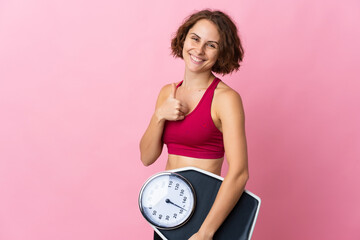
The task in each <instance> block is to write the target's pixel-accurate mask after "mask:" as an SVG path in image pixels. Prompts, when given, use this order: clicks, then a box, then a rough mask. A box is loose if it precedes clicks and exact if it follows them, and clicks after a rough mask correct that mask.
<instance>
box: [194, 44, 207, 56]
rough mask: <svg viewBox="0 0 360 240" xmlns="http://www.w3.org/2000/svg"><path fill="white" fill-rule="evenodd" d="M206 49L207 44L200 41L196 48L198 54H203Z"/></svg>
mask: <svg viewBox="0 0 360 240" xmlns="http://www.w3.org/2000/svg"><path fill="white" fill-rule="evenodd" d="M204 49H205V44H202V43H199V44H198V45H197V46H196V48H195V50H196V54H199V55H203V54H204V52H205V51H204Z"/></svg>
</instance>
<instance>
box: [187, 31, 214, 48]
mask: <svg viewBox="0 0 360 240" xmlns="http://www.w3.org/2000/svg"><path fill="white" fill-rule="evenodd" d="M190 34H193V35H195V36H196V37H198V38H201V37H200V36H199V35H197V34H196V33H190ZM208 42H210V43H216V44H217V45H219V43H218V42H216V41H208Z"/></svg>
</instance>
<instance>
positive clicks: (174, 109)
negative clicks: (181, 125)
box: [155, 83, 188, 121]
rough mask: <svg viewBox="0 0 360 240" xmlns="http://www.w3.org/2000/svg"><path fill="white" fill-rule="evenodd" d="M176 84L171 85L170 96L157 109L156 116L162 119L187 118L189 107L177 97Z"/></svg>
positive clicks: (176, 119)
mask: <svg viewBox="0 0 360 240" xmlns="http://www.w3.org/2000/svg"><path fill="white" fill-rule="evenodd" d="M175 95H176V84H175V83H173V84H172V86H171V92H170V94H169V96H168V98H167V99H166V100H165V101H164V102H163V103H162V104H161V105H160V106H159V107H158V108H157V109H156V112H155V114H156V116H157V118H158V119H159V120H160V121H161V120H168V121H178V120H182V119H184V118H185V115H186V113H187V111H188V108H187V107H186V106H185V104H183V103H182V102H181V101H180V100H178V99H176V98H175Z"/></svg>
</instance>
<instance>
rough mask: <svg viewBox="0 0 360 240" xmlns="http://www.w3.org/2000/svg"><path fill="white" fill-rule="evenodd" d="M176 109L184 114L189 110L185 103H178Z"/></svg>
mask: <svg viewBox="0 0 360 240" xmlns="http://www.w3.org/2000/svg"><path fill="white" fill-rule="evenodd" d="M178 109H179V111H180V112H182V113H184V114H186V113H188V111H189V109H188V107H187V106H186V105H183V104H180V106H179V108H178Z"/></svg>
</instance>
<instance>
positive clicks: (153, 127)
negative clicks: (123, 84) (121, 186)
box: [140, 84, 185, 166]
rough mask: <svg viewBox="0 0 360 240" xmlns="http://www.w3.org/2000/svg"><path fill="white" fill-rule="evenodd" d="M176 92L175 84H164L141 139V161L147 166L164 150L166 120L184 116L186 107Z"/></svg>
mask: <svg viewBox="0 0 360 240" xmlns="http://www.w3.org/2000/svg"><path fill="white" fill-rule="evenodd" d="M175 93H176V85H175V84H169V85H166V86H164V87H163V88H162V89H161V91H160V93H159V96H158V99H157V102H156V107H155V112H154V114H153V116H152V117H151V120H150V124H149V126H148V127H147V129H146V131H145V133H144V135H143V137H142V138H141V140H140V153H141V161H142V163H143V164H144V165H145V166H149V165H151V164H153V163H154V162H155V161H156V159H158V157H159V156H160V154H161V152H162V148H163V142H162V134H163V130H164V125H165V121H166V120H169V121H176V120H181V119H183V118H184V112H185V109H184V107H183V106H182V104H181V103H180V101H179V100H177V99H175Z"/></svg>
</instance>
